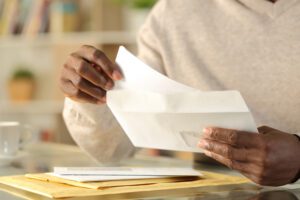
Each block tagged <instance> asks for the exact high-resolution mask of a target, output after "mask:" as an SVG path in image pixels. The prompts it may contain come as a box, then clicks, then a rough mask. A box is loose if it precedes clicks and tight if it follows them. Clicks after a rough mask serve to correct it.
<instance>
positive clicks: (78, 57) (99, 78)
mask: <svg viewBox="0 0 300 200" xmlns="http://www.w3.org/2000/svg"><path fill="white" fill-rule="evenodd" d="M122 78H123V76H122V73H121V70H120V69H119V67H118V66H117V65H116V64H115V63H113V62H112V61H110V60H109V59H108V58H107V56H106V55H105V54H104V53H103V52H102V51H100V50H98V49H96V48H95V47H92V46H88V45H84V46H82V47H81V48H80V49H79V50H78V51H76V52H74V53H71V54H70V56H69V57H68V59H67V61H66V62H65V64H64V66H63V69H62V71H61V76H60V87H61V89H62V91H63V92H64V94H65V95H66V96H67V97H69V98H71V99H73V100H75V101H79V102H83V103H93V104H103V103H105V102H106V91H107V90H110V89H112V88H113V86H114V81H117V80H121V79H122Z"/></svg>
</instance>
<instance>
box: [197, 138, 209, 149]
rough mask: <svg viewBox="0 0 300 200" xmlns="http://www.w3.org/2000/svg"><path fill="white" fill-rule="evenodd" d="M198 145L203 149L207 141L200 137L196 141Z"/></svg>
mask: <svg viewBox="0 0 300 200" xmlns="http://www.w3.org/2000/svg"><path fill="white" fill-rule="evenodd" d="M198 146H199V147H201V148H203V149H206V148H207V147H208V142H207V141H206V140H203V139H201V140H200V141H199V143H198Z"/></svg>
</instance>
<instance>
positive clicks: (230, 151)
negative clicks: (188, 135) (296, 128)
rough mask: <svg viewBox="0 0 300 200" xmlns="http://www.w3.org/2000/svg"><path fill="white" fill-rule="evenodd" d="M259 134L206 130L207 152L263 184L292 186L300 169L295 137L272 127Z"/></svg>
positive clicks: (299, 149) (202, 144) (298, 144)
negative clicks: (290, 184) (289, 184)
mask: <svg viewBox="0 0 300 200" xmlns="http://www.w3.org/2000/svg"><path fill="white" fill-rule="evenodd" d="M258 131H259V133H249V132H245V131H237V130H231V129H223V128H206V129H204V134H203V138H202V139H201V140H200V142H199V147H201V148H203V149H204V153H205V154H206V155H207V156H209V157H211V158H213V159H215V160H217V161H219V162H221V163H223V164H224V165H226V166H228V167H229V168H232V169H235V170H237V171H239V172H241V173H242V174H243V175H244V176H246V177H248V178H249V179H250V180H252V181H253V182H255V183H257V184H260V185H268V186H280V185H285V184H288V183H291V182H292V181H293V180H294V179H295V177H296V176H297V174H298V172H299V168H300V142H299V140H298V138H297V137H296V136H295V135H292V134H288V133H284V132H281V131H279V130H276V129H273V128H270V127H266V126H263V127H259V128H258Z"/></svg>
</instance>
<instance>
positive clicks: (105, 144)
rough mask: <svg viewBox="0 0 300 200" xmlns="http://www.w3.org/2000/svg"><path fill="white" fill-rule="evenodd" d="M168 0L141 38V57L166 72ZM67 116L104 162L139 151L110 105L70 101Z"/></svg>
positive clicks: (74, 131)
mask: <svg viewBox="0 0 300 200" xmlns="http://www.w3.org/2000/svg"><path fill="white" fill-rule="evenodd" d="M164 9H165V0H160V1H159V2H158V3H157V4H156V5H155V7H154V8H153V10H152V11H151V13H150V15H149V16H148V18H147V20H146V22H145V24H144V25H143V26H142V28H141V31H140V32H139V36H138V49H139V53H138V55H139V58H140V59H141V60H143V61H144V62H146V63H147V64H149V65H150V66H152V67H153V68H154V69H156V70H157V71H159V72H161V73H164V68H163V62H162V56H161V55H160V51H161V36H162V31H163V30H162V24H161V17H162V14H163V12H164ZM63 117H64V120H65V123H66V125H67V128H68V130H69V132H70V134H71V136H72V137H73V139H74V140H75V142H76V143H77V144H78V145H79V147H81V148H82V149H83V150H84V151H86V152H87V153H88V154H89V155H90V156H91V157H93V158H95V159H96V160H97V161H99V162H101V163H112V162H117V161H119V160H121V159H123V158H127V157H129V156H131V155H133V154H134V152H135V148H134V147H133V145H132V144H131V142H130V140H129V139H128V137H127V136H126V134H125V133H124V132H123V130H122V128H121V127H120V125H119V123H118V122H117V121H116V119H115V118H114V116H113V115H112V113H111V111H110V110H109V108H108V107H107V106H106V105H102V106H99V105H92V104H83V103H79V102H75V101H73V100H71V99H68V98H66V100H65V106H64V111H63Z"/></svg>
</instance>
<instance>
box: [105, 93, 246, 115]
mask: <svg viewBox="0 0 300 200" xmlns="http://www.w3.org/2000/svg"><path fill="white" fill-rule="evenodd" d="M107 103H108V106H109V107H111V108H113V109H114V110H119V111H123V112H136V113H139V112H147V113H160V112H161V113H162V112H164V113H222V112H223V113H226V112H249V110H248V107H247V105H246V103H245V101H244V99H243V98H242V96H241V94H240V93H239V92H238V91H226V92H224V91H216V92H201V91H194V92H177V93H170V94H162V93H154V92H146V91H137V90H134V91H133V90H127V89H124V90H114V91H109V92H108V93H107Z"/></svg>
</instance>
